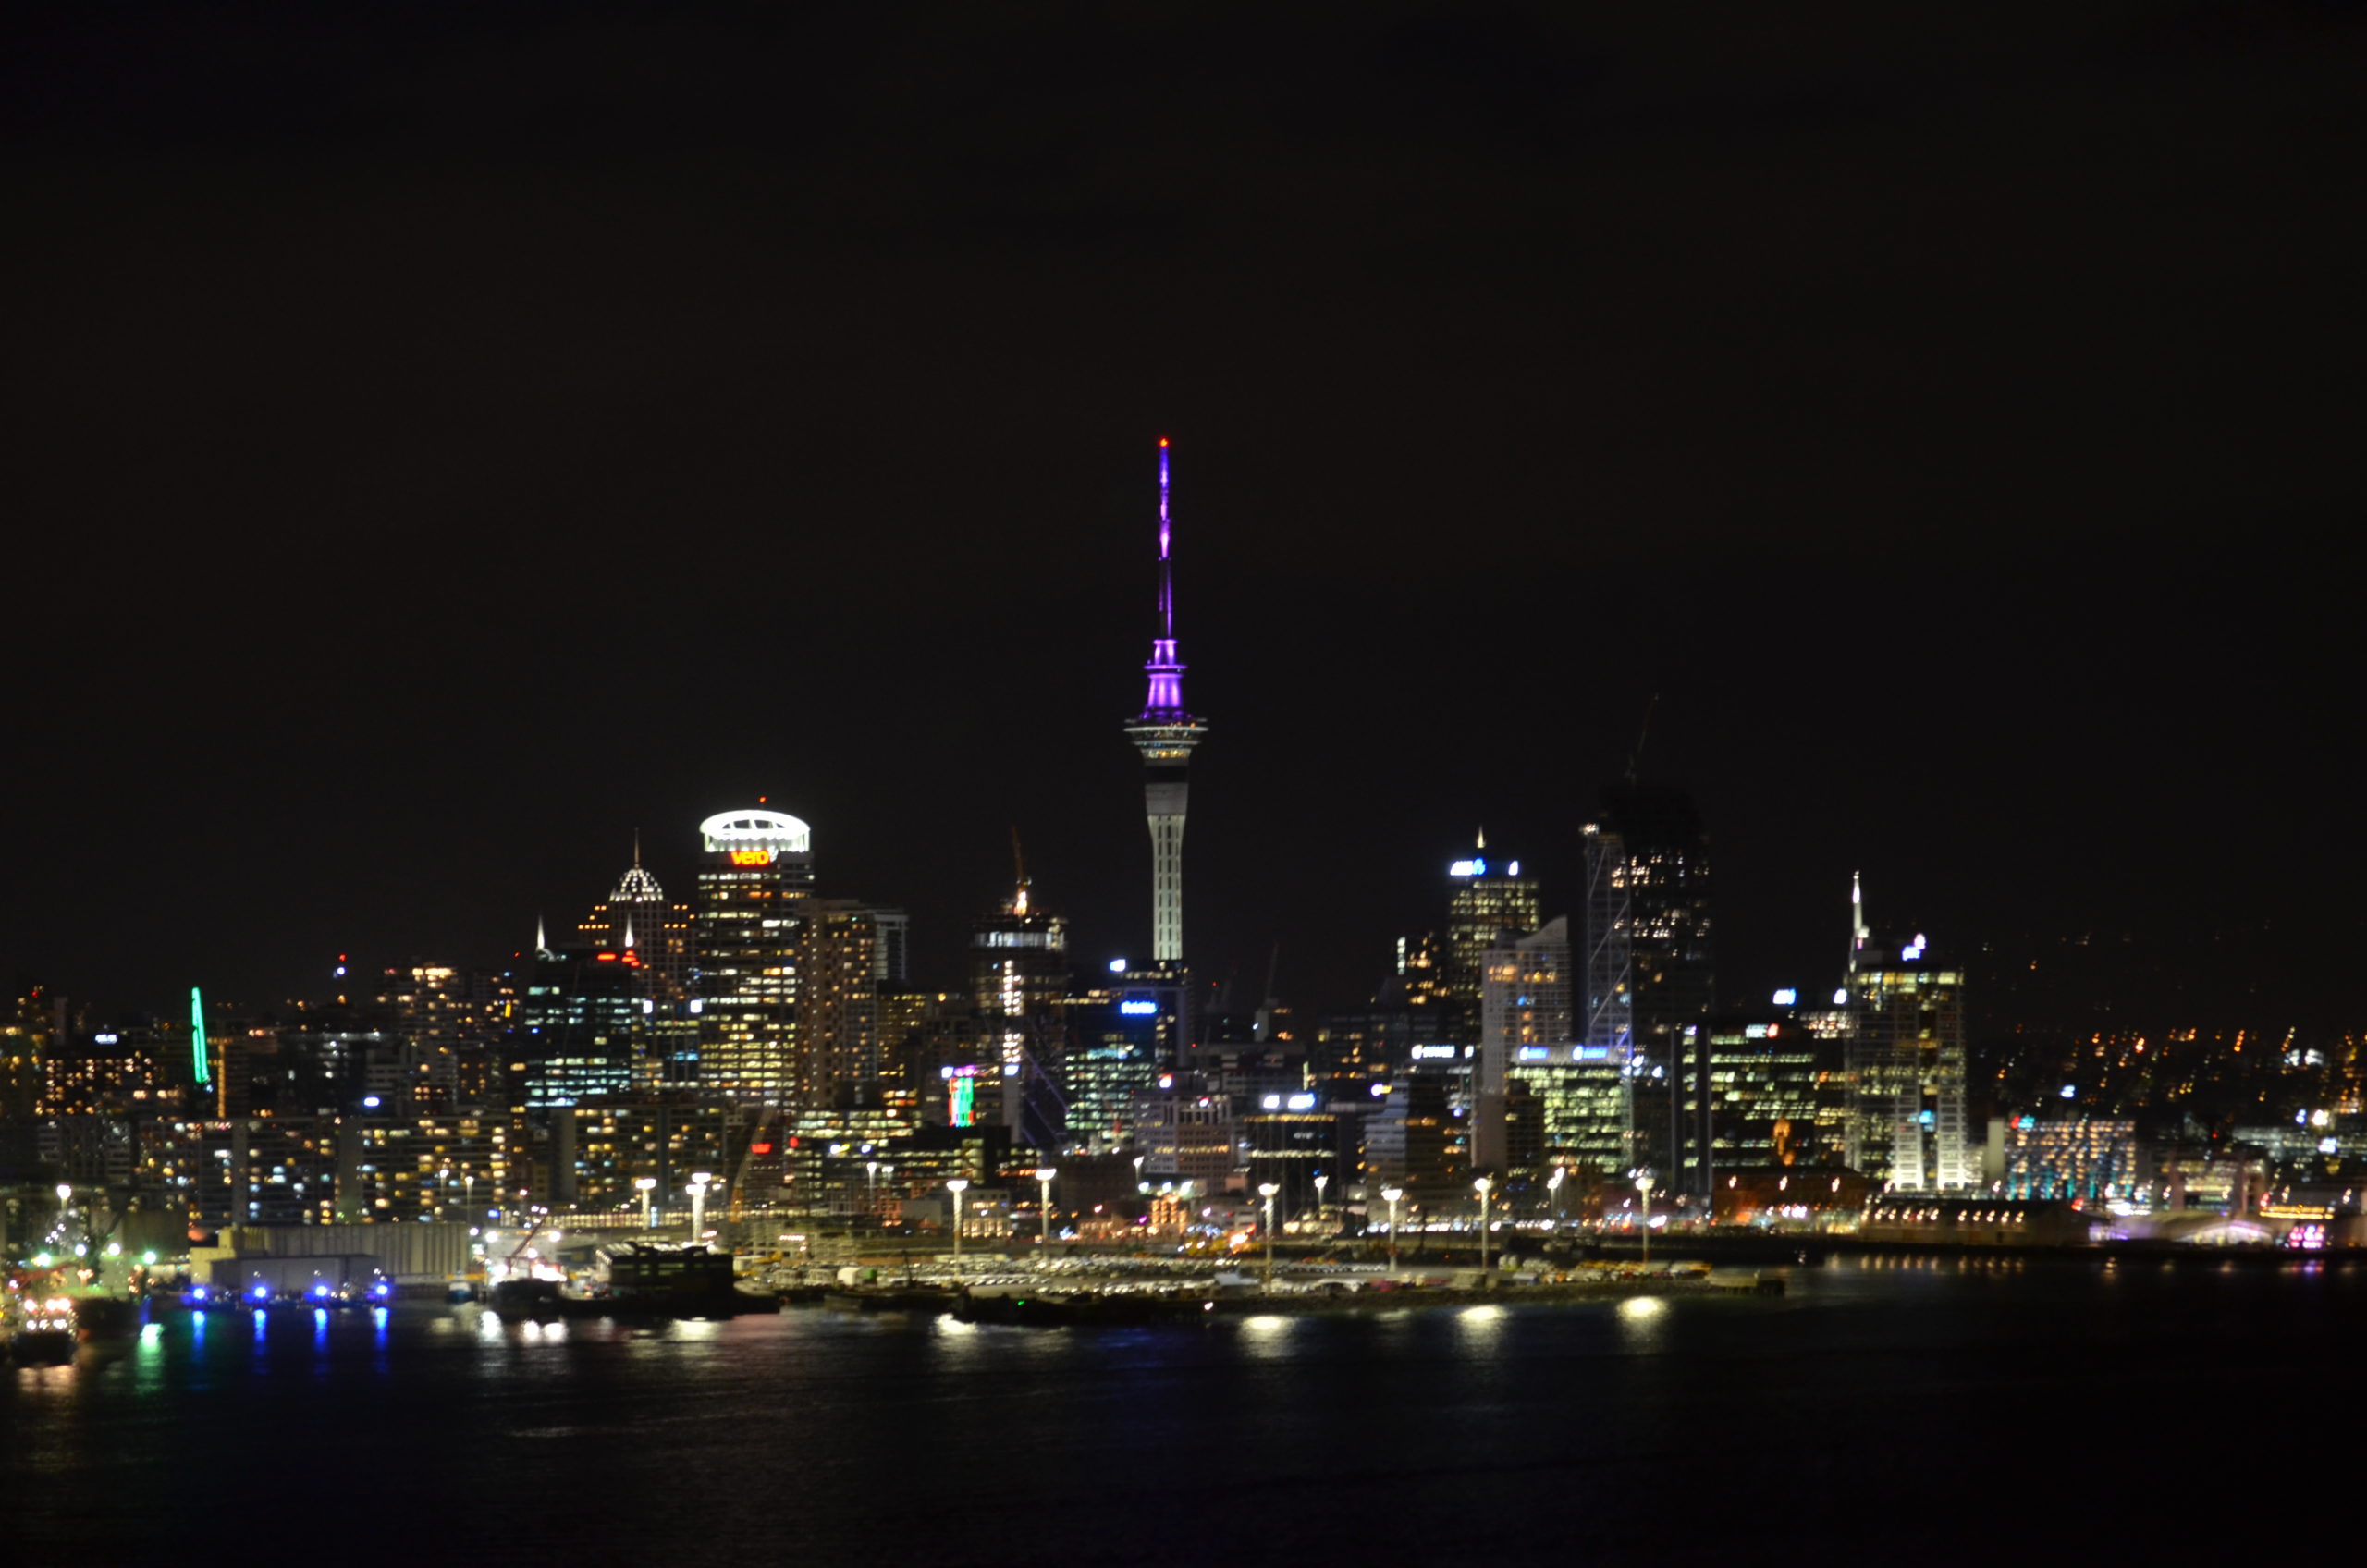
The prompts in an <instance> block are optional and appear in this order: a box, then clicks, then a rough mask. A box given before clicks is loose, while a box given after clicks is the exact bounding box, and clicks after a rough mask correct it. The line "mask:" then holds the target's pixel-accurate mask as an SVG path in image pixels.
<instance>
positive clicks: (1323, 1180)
mask: <svg viewBox="0 0 2367 1568" xmlns="http://www.w3.org/2000/svg"><path fill="white" fill-rule="evenodd" d="M1330 1185H1331V1177H1329V1176H1324V1175H1320V1174H1318V1176H1317V1177H1316V1178H1315V1222H1316V1223H1317V1224H1318V1226H1319V1225H1321V1224H1322V1223H1323V1189H1324V1188H1326V1187H1328V1186H1330Z"/></svg>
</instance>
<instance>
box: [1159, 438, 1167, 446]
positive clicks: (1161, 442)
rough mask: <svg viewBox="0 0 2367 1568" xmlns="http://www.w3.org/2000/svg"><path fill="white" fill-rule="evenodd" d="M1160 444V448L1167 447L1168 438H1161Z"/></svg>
mask: <svg viewBox="0 0 2367 1568" xmlns="http://www.w3.org/2000/svg"><path fill="white" fill-rule="evenodd" d="M1159 445H1160V446H1162V447H1164V446H1166V445H1167V437H1166V436H1164V435H1162V436H1160V437H1159Z"/></svg>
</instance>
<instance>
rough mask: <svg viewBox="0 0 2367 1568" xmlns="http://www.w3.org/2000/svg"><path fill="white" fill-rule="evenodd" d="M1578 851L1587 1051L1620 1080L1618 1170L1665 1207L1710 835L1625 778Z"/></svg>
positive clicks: (1678, 805)
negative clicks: (1598, 1054) (1641, 1174)
mask: <svg viewBox="0 0 2367 1568" xmlns="http://www.w3.org/2000/svg"><path fill="white" fill-rule="evenodd" d="M1582 832H1583V835H1584V839H1585V848H1586V889H1587V890H1586V902H1585V909H1584V920H1583V926H1584V940H1583V948H1584V951H1585V954H1586V957H1585V961H1584V967H1585V974H1586V998H1587V1001H1586V1011H1587V1021H1586V1043H1587V1044H1588V1046H1591V1047H1596V1048H1598V1049H1600V1050H1601V1051H1603V1052H1604V1053H1605V1060H1610V1061H1614V1062H1618V1063H1620V1064H1621V1065H1622V1070H1623V1071H1624V1072H1625V1074H1626V1076H1627V1080H1628V1086H1629V1090H1630V1092H1631V1098H1632V1100H1633V1105H1634V1109H1633V1121H1632V1123H1631V1133H1630V1144H1629V1149H1628V1154H1627V1158H1626V1161H1625V1164H1626V1166H1627V1167H1628V1168H1630V1169H1637V1168H1640V1169H1649V1170H1656V1171H1659V1172H1661V1173H1662V1184H1663V1186H1662V1190H1663V1191H1668V1192H1670V1195H1671V1196H1676V1195H1679V1191H1678V1190H1671V1189H1670V1188H1669V1186H1668V1182H1670V1181H1671V1180H1672V1178H1673V1175H1674V1168H1675V1164H1676V1160H1677V1158H1678V1150H1679V1149H1680V1148H1681V1147H1682V1145H1683V1141H1684V1140H1683V1130H1682V1127H1681V1121H1682V1104H1681V1102H1682V1096H1681V1095H1680V1094H1679V1093H1678V1085H1677V1078H1678V1073H1677V1056H1678V1052H1679V1050H1680V1049H1681V1047H1682V1046H1683V1043H1684V1038H1685V1035H1684V1031H1685V1029H1686V1025H1688V1024H1691V1023H1698V1022H1699V1020H1700V1019H1701V1018H1702V1017H1703V1016H1705V1015H1706V1014H1707V1013H1708V1012H1709V1011H1710V1010H1711V1006H1712V1005H1713V1004H1714V1002H1715V999H1716V984H1715V968H1714V964H1713V962H1712V949H1711V913H1710V836H1709V834H1708V833H1707V832H1706V831H1705V830H1704V829H1703V827H1702V826H1701V817H1700V814H1699V812H1698V811H1697V810H1696V809H1695V808H1694V805H1693V802H1692V800H1691V799H1690V798H1689V797H1688V796H1686V794H1685V793H1684V792H1683V791H1682V790H1674V789H1669V788H1667V787H1665V786H1661V785H1653V784H1638V783H1637V782H1635V781H1634V780H1632V779H1630V780H1628V781H1626V782H1625V783H1621V784H1615V785H1613V786H1612V787H1611V788H1609V789H1607V790H1604V791H1603V795H1602V810H1601V812H1600V814H1599V815H1597V816H1596V817H1595V819H1594V820H1593V821H1591V822H1588V823H1587V824H1586V825H1585V827H1584V828H1583V829H1582Z"/></svg>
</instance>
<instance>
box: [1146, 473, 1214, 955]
mask: <svg viewBox="0 0 2367 1568" xmlns="http://www.w3.org/2000/svg"><path fill="white" fill-rule="evenodd" d="M1170 543H1171V528H1170V523H1169V519H1168V511H1167V441H1166V438H1165V437H1164V436H1162V437H1160V439H1159V619H1158V630H1157V632H1156V634H1155V635H1153V636H1152V638H1151V643H1150V659H1149V661H1148V662H1147V663H1146V664H1145V665H1144V666H1143V673H1144V674H1146V675H1147V676H1148V677H1149V678H1150V692H1149V695H1148V696H1147V697H1146V698H1145V699H1144V701H1143V711H1142V712H1141V713H1139V714H1137V715H1135V716H1134V717H1132V718H1130V719H1128V720H1126V738H1127V739H1128V740H1130V741H1133V742H1134V748H1135V750H1137V751H1139V752H1141V753H1142V754H1143V767H1144V769H1145V775H1144V779H1143V807H1144V811H1145V814H1146V815H1147V816H1148V817H1149V819H1150V856H1151V878H1150V888H1151V891H1150V934H1151V941H1150V945H1151V957H1152V959H1153V960H1154V961H1156V962H1160V963H1181V962H1184V802H1185V799H1186V794H1187V790H1188V788H1189V787H1188V785H1187V783H1186V781H1185V777H1184V770H1185V768H1186V767H1188V766H1190V764H1191V761H1192V748H1193V747H1195V746H1196V745H1198V744H1199V743H1200V741H1201V738H1202V737H1204V736H1206V735H1207V734H1208V721H1207V720H1206V719H1201V718H1195V717H1192V715H1191V714H1190V713H1188V712H1186V711H1185V710H1184V662H1183V660H1182V659H1181V658H1180V657H1178V656H1177V654H1176V652H1175V572H1174V563H1173V561H1172V560H1171V556H1170V550H1169V545H1170Z"/></svg>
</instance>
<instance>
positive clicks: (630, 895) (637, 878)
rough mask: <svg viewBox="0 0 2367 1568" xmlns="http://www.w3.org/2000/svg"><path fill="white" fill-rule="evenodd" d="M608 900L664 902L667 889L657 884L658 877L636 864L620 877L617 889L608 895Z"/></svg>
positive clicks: (627, 902) (617, 901)
mask: <svg viewBox="0 0 2367 1568" xmlns="http://www.w3.org/2000/svg"><path fill="white" fill-rule="evenodd" d="M608 901H609V902H610V903H612V904H662V903H664V902H665V901H666V889H665V888H660V887H659V886H658V885H657V878H656V877H655V876H651V875H649V873H647V872H646V871H644V870H643V869H642V868H641V867H640V866H638V865H635V866H634V867H632V869H631V870H630V871H627V872H626V873H625V874H624V876H621V877H619V878H618V880H617V890H616V891H615V892H613V893H610V894H609V895H608Z"/></svg>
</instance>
